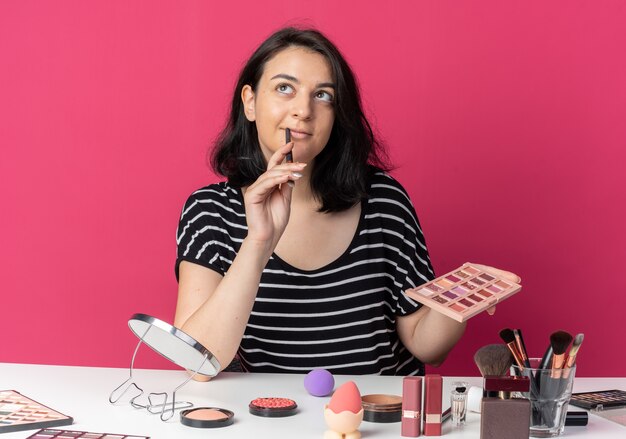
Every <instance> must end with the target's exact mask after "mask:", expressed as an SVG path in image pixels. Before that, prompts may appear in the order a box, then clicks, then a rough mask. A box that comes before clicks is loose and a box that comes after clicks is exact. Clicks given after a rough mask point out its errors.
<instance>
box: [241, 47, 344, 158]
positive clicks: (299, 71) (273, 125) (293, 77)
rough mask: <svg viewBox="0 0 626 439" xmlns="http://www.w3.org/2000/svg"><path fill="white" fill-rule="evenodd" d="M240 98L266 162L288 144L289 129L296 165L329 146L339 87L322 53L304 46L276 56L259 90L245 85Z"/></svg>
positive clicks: (289, 49) (265, 72)
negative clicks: (255, 129)
mask: <svg viewBox="0 0 626 439" xmlns="http://www.w3.org/2000/svg"><path fill="white" fill-rule="evenodd" d="M241 98H242V100H243V104H244V111H245V113H246V117H247V118H248V120H249V121H251V122H255V123H256V127H257V131H258V133H259V143H260V145H261V150H262V151H263V155H264V156H265V159H266V160H268V159H269V158H270V157H271V155H272V154H273V153H274V152H275V151H276V150H277V149H278V148H280V147H281V146H283V145H284V144H285V128H289V129H290V130H291V140H292V141H293V142H294V149H293V158H294V161H298V162H306V163H310V162H312V161H313V159H314V158H315V157H316V156H317V155H318V154H319V153H320V151H322V149H324V147H325V146H326V143H327V142H328V139H329V137H330V132H331V130H332V128H333V122H334V120H335V110H334V99H335V86H334V81H333V76H332V71H331V68H330V65H329V63H328V61H327V60H326V58H325V57H324V56H322V55H320V54H319V53H316V52H311V51H309V50H306V49H303V48H301V47H290V48H287V49H284V50H282V51H281V52H278V53H277V54H276V55H274V57H273V58H271V59H270V60H269V61H267V63H266V64H265V69H264V71H263V75H262V76H261V79H260V81H259V84H258V86H257V90H256V92H255V91H253V90H252V87H250V86H249V85H246V86H245V87H244V88H243V90H242V92H241Z"/></svg>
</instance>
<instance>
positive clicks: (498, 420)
mask: <svg viewBox="0 0 626 439" xmlns="http://www.w3.org/2000/svg"><path fill="white" fill-rule="evenodd" d="M529 389H530V380H529V379H528V377H517V376H515V377H509V376H486V377H485V381H484V390H485V395H486V396H485V397H483V400H482V405H481V418H480V438H481V439H502V438H506V439H527V438H528V436H529V434H530V401H529V400H528V399H523V398H513V397H512V394H513V392H528V391H529Z"/></svg>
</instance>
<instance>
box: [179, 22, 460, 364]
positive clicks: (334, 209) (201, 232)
mask: <svg viewBox="0 0 626 439" xmlns="http://www.w3.org/2000/svg"><path fill="white" fill-rule="evenodd" d="M287 128H288V129H290V131H291V139H292V141H291V142H290V143H286V140H285V139H286V136H285V133H286V129H287ZM290 152H291V153H292V154H293V158H294V162H293V163H288V162H287V161H286V160H285V158H286V156H287V154H288V153H290ZM385 158H386V155H385V153H384V150H383V148H382V146H381V145H380V144H379V143H378V142H377V141H376V138H375V136H374V134H373V132H372V129H371V128H370V125H369V123H368V121H367V119H366V117H365V116H364V114H363V110H362V108H361V102H360V96H359V91H358V88H357V84H356V80H355V78H354V75H353V73H352V71H351V70H350V67H349V66H348V64H347V62H346V61H345V60H344V58H343V57H342V55H341V54H340V52H339V51H338V50H337V48H336V47H335V46H334V45H333V44H332V43H331V42H330V41H329V40H328V39H327V38H325V37H324V36H323V35H322V34H321V33H319V32H317V31H315V30H300V29H294V28H286V29H282V30H280V31H278V32H276V33H274V34H273V35H272V36H270V37H269V38H268V39H267V40H266V41H264V42H263V43H262V44H261V45H260V46H259V48H258V49H257V50H256V51H255V52H254V54H253V55H252V57H251V58H250V59H249V60H248V62H247V63H246V65H245V67H244V68H243V70H242V72H241V74H240V77H239V80H238V82H237V85H236V88H235V92H234V96H233V100H232V107H231V111H230V118H229V121H228V124H227V126H226V127H225V129H224V130H223V132H222V134H221V136H220V137H219V139H218V141H217V142H216V145H215V149H214V151H213V155H212V165H213V168H214V170H215V171H216V172H217V173H220V174H222V175H224V176H225V177H226V178H227V181H226V182H222V183H218V184H212V185H209V186H207V187H205V188H202V189H200V190H198V191H196V192H194V193H193V194H192V195H191V196H190V197H189V199H188V200H187V202H186V204H185V206H184V208H183V212H182V215H181V219H180V224H179V228H178V234H177V242H178V259H177V262H176V274H177V277H178V281H179V292H178V304H177V308H176V318H175V325H176V326H177V327H179V328H181V329H182V330H184V331H185V332H187V333H188V334H190V335H192V336H193V337H195V338H196V339H197V340H198V341H200V342H201V343H202V344H204V345H205V346H206V347H207V348H208V349H209V350H210V351H211V352H212V353H213V354H214V355H215V356H216V357H217V359H218V360H219V361H220V364H221V365H222V367H224V366H227V365H228V364H229V363H230V362H231V360H232V359H233V358H234V357H235V355H237V356H238V357H239V359H240V361H241V364H242V366H243V369H244V370H247V371H259V372H293V373H306V372H308V371H310V370H311V369H313V368H325V369H328V370H329V371H331V372H333V373H344V374H391V375H394V374H396V375H411V374H423V373H424V363H427V364H431V365H438V364H440V363H441V362H442V361H443V360H444V359H445V357H446V355H447V354H448V352H449V351H450V349H452V347H453V346H454V344H455V343H456V342H457V341H458V340H459V338H460V337H461V335H462V334H463V331H464V328H465V325H464V324H460V323H458V322H456V321H454V320H452V319H450V318H448V317H446V316H444V315H442V314H438V313H437V312H434V311H431V310H430V309H428V308H427V307H423V306H421V305H420V304H418V303H416V302H414V301H412V300H411V299H410V298H408V297H407V296H405V294H404V291H405V290H406V289H407V288H411V287H415V286H416V285H419V284H421V283H424V282H426V281H428V280H430V279H432V278H433V277H434V275H433V270H432V267H431V264H430V261H429V258H428V253H427V250H426V245H425V241H424V237H423V236H422V231H421V229H420V226H419V222H418V220H417V217H416V215H415V210H414V209H413V206H412V204H411V202H410V200H409V198H408V196H407V193H406V191H405V190H404V189H403V188H402V186H401V185H400V184H399V183H398V182H397V181H396V180H394V179H393V178H392V177H390V176H389V175H388V174H387V173H386V172H385V170H388V169H389V167H388V166H387V164H386V163H387V162H386V160H385Z"/></svg>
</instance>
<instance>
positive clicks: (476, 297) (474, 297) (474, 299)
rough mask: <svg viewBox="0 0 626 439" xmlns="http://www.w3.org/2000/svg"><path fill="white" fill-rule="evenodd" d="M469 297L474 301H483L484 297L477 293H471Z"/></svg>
mask: <svg viewBox="0 0 626 439" xmlns="http://www.w3.org/2000/svg"><path fill="white" fill-rule="evenodd" d="M467 297H469V298H470V299H472V300H473V301H474V302H482V301H483V299H482V298H481V297H480V296H477V295H476V294H470V295H469V296H467Z"/></svg>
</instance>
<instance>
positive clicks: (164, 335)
mask: <svg viewBox="0 0 626 439" xmlns="http://www.w3.org/2000/svg"><path fill="white" fill-rule="evenodd" d="M128 326H129V327H130V330H131V331H133V333H134V334H135V335H136V336H137V337H139V338H140V339H141V340H142V341H143V343H145V344H147V345H148V346H150V347H151V348H152V350H154V351H155V352H157V353H158V354H160V355H162V356H164V357H165V358H167V359H168V360H170V361H171V362H172V363H175V364H177V365H179V366H181V367H184V368H185V369H187V370H190V371H197V372H198V373H199V374H202V375H206V376H211V377H212V376H215V375H217V372H218V371H219V370H220V363H219V361H217V358H215V357H214V356H213V354H212V353H211V351H209V350H208V349H207V348H205V347H204V346H202V344H200V343H199V342H197V341H196V340H195V339H194V338H193V337H191V336H189V335H187V334H185V333H184V332H183V331H181V330H180V329H178V328H176V327H174V326H172V325H170V324H169V323H165V322H164V321H163V320H159V319H157V318H156V317H152V316H149V315H146V314H135V315H133V316H132V317H131V318H130V320H129V321H128ZM204 357H206V361H205V362H204V363H202V360H203V359H204ZM200 364H202V366H201V367H200ZM198 367H200V369H198Z"/></svg>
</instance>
